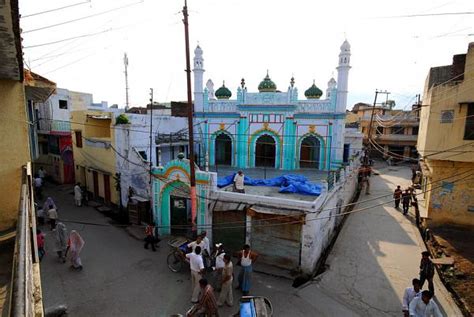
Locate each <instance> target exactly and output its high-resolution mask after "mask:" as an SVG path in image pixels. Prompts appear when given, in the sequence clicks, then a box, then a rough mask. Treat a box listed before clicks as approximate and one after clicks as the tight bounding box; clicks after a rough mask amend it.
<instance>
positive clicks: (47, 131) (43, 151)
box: [35, 88, 107, 184]
mask: <svg viewBox="0 0 474 317" xmlns="http://www.w3.org/2000/svg"><path fill="white" fill-rule="evenodd" d="M90 107H93V108H94V109H95V108H102V107H105V108H107V104H106V103H105V104H104V102H103V103H101V104H94V103H93V102H92V94H88V93H82V92H75V91H70V90H67V89H63V88H57V89H56V90H55V92H54V93H53V94H52V95H51V96H49V98H48V99H47V100H46V101H43V102H37V103H35V113H36V117H37V118H36V122H37V127H36V129H37V141H38V155H37V157H36V159H35V169H36V170H38V169H39V168H40V167H42V168H43V169H44V170H45V171H46V172H47V175H48V176H49V179H50V180H52V181H54V182H56V183H59V184H72V183H74V177H75V173H74V156H73V151H72V136H71V122H70V120H71V111H79V110H86V109H88V108H90Z"/></svg>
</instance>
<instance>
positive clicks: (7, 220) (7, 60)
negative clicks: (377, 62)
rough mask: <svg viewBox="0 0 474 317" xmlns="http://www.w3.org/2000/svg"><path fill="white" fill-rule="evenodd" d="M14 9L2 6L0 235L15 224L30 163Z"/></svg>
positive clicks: (0, 50) (0, 31) (20, 55)
mask: <svg viewBox="0 0 474 317" xmlns="http://www.w3.org/2000/svg"><path fill="white" fill-rule="evenodd" d="M16 9H18V8H16ZM14 10H15V8H14V7H13V6H12V7H10V1H7V2H6V3H5V2H4V3H3V5H2V4H1V3H0V57H1V58H0V120H1V124H0V136H1V137H0V188H1V189H2V190H0V232H1V231H3V230H6V229H9V228H13V227H14V226H15V224H16V219H17V216H18V204H19V201H20V189H21V184H22V179H23V177H22V167H23V166H24V165H26V163H27V162H28V161H30V154H29V137H28V115H27V112H26V107H25V88H24V85H23V59H22V50H21V38H20V34H19V21H18V20H16V21H15V20H14V19H13V17H15V14H13V12H14ZM17 14H18V12H16V16H17Z"/></svg>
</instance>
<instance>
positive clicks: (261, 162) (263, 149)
mask: <svg viewBox="0 0 474 317" xmlns="http://www.w3.org/2000/svg"><path fill="white" fill-rule="evenodd" d="M275 156H276V146H275V140H274V139H273V138H272V137H271V136H269V135H267V134H264V135H262V136H260V137H259V138H258V139H257V142H256V145H255V167H261V166H266V167H275Z"/></svg>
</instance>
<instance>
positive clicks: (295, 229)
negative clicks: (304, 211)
mask: <svg viewBox="0 0 474 317" xmlns="http://www.w3.org/2000/svg"><path fill="white" fill-rule="evenodd" d="M249 215H251V216H252V230H251V234H250V245H251V247H252V249H254V250H255V251H256V252H258V253H259V254H260V257H259V262H262V263H265V264H268V265H272V266H276V267H279V268H283V269H288V270H294V269H297V268H298V267H299V266H300V254H301V230H302V226H301V223H297V221H301V220H302V219H303V218H302V217H301V216H284V215H277V214H264V213H259V212H255V211H254V210H252V209H250V210H249ZM288 222H293V223H291V224H289V223H288ZM269 226H270V227H269ZM269 228H271V229H269Z"/></svg>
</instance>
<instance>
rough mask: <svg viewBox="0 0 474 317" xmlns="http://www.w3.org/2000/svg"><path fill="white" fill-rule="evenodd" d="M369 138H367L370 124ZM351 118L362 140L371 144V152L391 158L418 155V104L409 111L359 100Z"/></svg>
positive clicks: (405, 157) (396, 158) (409, 158)
mask: <svg viewBox="0 0 474 317" xmlns="http://www.w3.org/2000/svg"><path fill="white" fill-rule="evenodd" d="M372 111H374V116H373V120H372V129H371V131H370V134H371V139H372V142H369V138H368V135H369V130H370V129H369V127H370V121H371V117H372ZM352 113H353V114H355V117H354V115H353V114H351V121H354V120H356V122H358V124H359V127H360V131H361V132H362V133H363V134H364V144H365V145H369V144H371V145H372V148H373V152H372V155H373V156H376V157H377V156H378V157H383V158H384V159H387V158H389V157H390V158H391V159H393V160H411V158H417V157H418V153H417V151H416V141H417V138H418V129H419V109H418V105H417V104H416V105H413V107H412V109H411V110H409V111H405V110H398V109H392V108H391V107H390V106H388V105H376V106H375V108H374V107H373V106H372V105H369V104H365V103H358V104H356V105H354V107H353V109H352Z"/></svg>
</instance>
